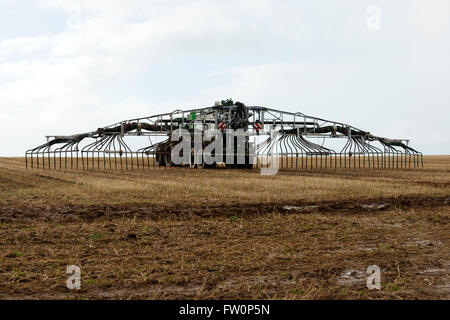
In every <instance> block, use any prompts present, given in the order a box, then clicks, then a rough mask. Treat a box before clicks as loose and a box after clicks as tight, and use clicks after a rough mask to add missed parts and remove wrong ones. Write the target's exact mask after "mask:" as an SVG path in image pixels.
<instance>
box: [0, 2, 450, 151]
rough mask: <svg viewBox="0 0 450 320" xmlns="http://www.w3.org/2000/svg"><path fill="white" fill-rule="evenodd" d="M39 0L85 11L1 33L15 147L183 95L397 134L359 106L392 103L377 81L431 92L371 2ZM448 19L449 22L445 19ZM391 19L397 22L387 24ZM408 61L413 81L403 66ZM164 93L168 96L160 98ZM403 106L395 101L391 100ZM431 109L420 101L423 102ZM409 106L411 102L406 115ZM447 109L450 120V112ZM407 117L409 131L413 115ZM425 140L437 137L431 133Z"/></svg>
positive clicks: (182, 100)
mask: <svg viewBox="0 0 450 320" xmlns="http://www.w3.org/2000/svg"><path fill="white" fill-rule="evenodd" d="M2 4H3V5H9V6H13V7H14V6H15V7H16V9H17V10H20V6H21V2H12V1H5V0H0V5H2ZM34 4H35V6H36V7H39V8H41V9H43V10H46V9H48V10H50V9H51V10H55V9H57V10H60V14H61V15H64V16H65V17H66V19H68V20H70V19H72V18H73V15H74V14H78V12H79V14H80V16H79V20H78V17H77V19H75V20H74V19H72V20H70V21H79V25H78V26H76V27H75V28H74V27H73V24H69V25H67V24H66V25H62V26H61V29H60V30H57V31H55V32H54V33H52V34H42V35H39V36H34V37H30V36H24V37H14V38H4V39H0V116H1V119H2V120H3V121H2V122H3V123H6V124H5V126H6V128H5V129H6V130H7V131H10V132H14V134H15V135H16V138H15V140H14V141H11V140H10V138H9V137H6V136H3V137H1V138H0V144H1V145H2V150H3V151H2V152H3V153H4V154H15V155H20V154H22V153H23V151H24V150H25V149H26V148H27V147H31V146H33V145H37V144H39V143H40V142H41V141H42V137H43V135H44V134H48V133H50V134H55V133H61V134H66V133H67V134H70V133H76V132H84V131H88V130H92V129H95V128H97V127H99V126H103V125H107V124H110V123H111V122H116V121H119V120H122V118H129V117H135V116H142V115H150V114H153V113H157V112H161V111H165V110H168V109H170V108H171V106H174V105H177V106H179V107H183V106H189V107H193V106H198V105H209V104H212V103H213V101H214V100H216V99H220V98H222V97H235V98H237V99H239V100H243V101H244V102H250V103H255V104H265V105H269V106H274V107H279V108H290V109H291V110H293V109H294V108H298V109H296V110H297V111H304V112H306V113H310V114H312V115H318V116H322V117H327V118H336V120H341V121H346V119H349V121H348V122H352V121H355V122H356V123H355V125H360V124H362V125H361V127H375V128H380V129H381V130H382V131H383V132H387V133H389V130H391V132H392V123H390V122H389V121H388V120H386V117H384V122H383V123H382V124H379V123H375V122H373V121H372V120H371V119H366V118H365V115H364V114H362V115H361V114H358V110H361V108H363V105H364V104H368V105H369V107H373V106H374V105H375V103H382V100H383V99H381V98H375V99H373V97H374V96H375V97H376V95H375V94H374V93H373V91H374V88H375V89H376V91H378V93H379V94H381V95H385V96H388V97H389V96H390V97H392V98H393V99H394V100H395V102H396V103H398V104H401V103H409V102H410V101H411V100H416V101H420V97H419V98H418V97H413V98H411V99H409V100H408V99H406V98H405V96H406V92H407V90H408V88H411V87H413V86H416V85H417V83H418V80H417V79H416V78H417V77H416V74H415V73H414V72H410V71H408V70H409V69H411V66H410V65H408V64H407V63H406V62H401V63H400V66H396V65H395V63H394V62H393V61H392V56H397V55H400V54H403V53H404V52H407V50H408V47H402V46H400V45H399V44H398V43H397V40H398V39H397V38H392V39H391V38H389V36H388V34H389V30H382V32H381V33H379V34H373V33H371V34H370V35H369V33H368V32H367V30H366V29H365V23H364V19H365V14H366V12H365V7H364V5H361V4H360V2H353V3H351V4H347V5H346V6H343V5H341V4H339V5H338V4H333V3H331V2H330V3H329V7H328V8H327V7H325V9H322V8H320V9H318V8H317V7H316V6H315V5H313V4H306V5H301V4H299V3H298V2H296V1H269V0H252V1H237V0H235V1H227V2H224V1H207V0H198V1H167V0H165V1H144V0H130V1H127V2H126V4H125V2H124V1H119V0H109V1H107V0H104V1H101V0H89V1H88V0H78V1H70V2H69V1H63V0H37V1H35V2H34ZM417 5H419V6H420V8H419V9H416V10H413V14H412V15H410V16H409V17H410V19H411V21H412V23H413V25H414V26H415V27H417V28H419V29H420V30H421V31H420V32H421V34H426V36H427V37H428V36H430V35H431V38H432V39H434V38H433V37H437V36H440V38H439V41H436V42H433V41H434V40H429V41H432V42H431V44H433V45H436V44H438V45H437V46H436V47H435V49H436V50H438V51H439V48H442V46H444V48H448V40H447V39H444V40H442V39H443V38H442V34H445V32H444V31H443V30H442V28H444V29H445V28H447V32H448V27H445V25H444V24H445V23H448V14H446V13H442V12H437V11H436V9H433V8H432V7H430V8H431V9H430V8H428V6H426V5H423V4H417ZM386 6H388V5H387V4H386V5H385V6H384V7H383V6H382V10H383V11H382V12H383V13H385V12H387V13H388V12H389V8H386ZM404 7H405V6H403V7H402V6H401V5H398V6H395V7H393V8H391V9H392V10H394V11H395V10H402V9H404ZM447 7H448V6H447ZM427 9H428V10H431V11H429V12H433V13H437V14H438V17H440V19H434V20H433V21H429V19H428V18H427V15H424V14H421V13H420V12H427V11H426V10H427ZM419 11H420V12H419ZM418 12H419V13H418ZM443 17H446V18H447V19H444V20H445V21H447V22H442V21H443V19H441V18H443ZM436 21H438V22H436ZM439 21H440V22H439ZM18 23H22V22H18ZM408 23H409V22H408ZM442 23H444V24H442ZM385 25H389V24H383V28H386V27H385ZM430 25H431V26H430ZM11 28H14V26H11ZM383 32H384V33H383ZM400 36H402V37H403V36H404V37H405V38H408V37H413V38H414V40H417V41H419V43H418V44H417V47H420V44H421V42H420V41H421V40H420V38H416V37H415V34H414V32H412V35H411V34H405V35H400ZM401 40H403V38H402V39H401ZM386 42H387V43H386ZM428 44H429V43H428ZM392 48H396V49H398V52H400V53H398V52H396V51H395V50H394V49H392ZM412 55H413V54H412ZM413 56H414V57H415V58H414V59H415V63H417V64H419V63H421V62H423V61H426V60H427V58H428V57H430V56H432V57H434V59H433V61H432V62H431V66H430V63H428V64H424V65H423V66H422V67H421V68H419V69H418V70H416V72H417V73H418V74H423V72H425V73H427V72H428V75H429V76H432V75H434V74H435V73H436V72H437V71H436V70H437V69H438V68H440V69H439V70H441V73H439V77H438V78H439V79H440V80H443V81H445V79H446V81H448V62H446V63H444V64H443V63H442V60H443V57H441V56H440V55H439V54H437V55H436V54H435V51H433V52H429V51H423V50H420V49H417V52H416V53H415V54H414V55H413ZM171 61H176V65H174V66H173V68H171V70H170V71H167V72H169V73H170V74H169V75H168V76H167V77H168V78H169V79H173V85H169V86H166V87H164V88H163V89H161V88H159V87H158V88H157V89H154V88H151V87H150V86H149V87H148V91H149V92H150V93H149V94H148V96H147V95H145V94H142V92H143V91H144V93H145V90H146V81H148V80H152V81H153V83H156V84H157V83H158V78H159V77H162V76H163V75H162V74H154V73H153V70H155V68H157V67H158V66H160V65H164V64H169V65H170V62H171ZM413 61H414V60H413ZM194 63H195V64H196V65H198V68H197V69H196V68H193V70H194V71H192V73H190V74H185V73H183V72H182V71H178V70H183V68H185V67H186V65H190V64H194ZM211 65H212V67H211ZM380 66H381V68H380ZM430 67H431V68H430ZM442 68H444V72H443V73H442ZM445 68H447V69H445ZM380 69H381V70H384V71H385V72H386V73H389V72H393V73H394V74H393V76H389V75H387V74H386V75H385V77H387V78H388V79H387V82H389V78H391V79H396V80H398V81H401V82H402V83H403V84H401V85H400V88H399V89H398V90H397V91H396V90H394V89H392V88H384V84H383V82H384V81H386V80H385V79H384V78H383V76H382V75H381V72H380V71H379V70H380ZM427 70H431V71H427ZM405 71H408V72H410V75H412V76H411V77H410V78H411V79H412V80H411V79H407V77H403V76H401V74H402V73H403V72H405ZM159 72H164V71H161V70H159ZM430 72H431V73H430ZM445 75H446V76H447V78H445V77H444V76H445ZM179 79H183V80H184V81H185V82H187V83H189V79H192V80H191V81H195V82H197V83H199V86H201V89H199V90H198V91H197V92H192V93H189V94H186V93H183V94H180V93H177V92H176V91H175V90H174V89H173V88H175V87H176V84H177V83H178V80H179ZM220 79H222V80H220ZM210 80H215V81H216V82H214V83H209V81H210ZM410 81H412V82H410ZM180 83H183V82H180ZM447 83H448V82H447ZM392 85H394V84H392ZM179 86H180V85H179ZM130 88H131V89H134V88H139V90H137V89H136V91H133V90H130ZM152 90H153V91H152ZM129 91H132V92H129ZM156 91H164V92H156ZM383 91H384V92H385V93H383ZM157 93H161V94H162V95H161V97H158V98H152V94H157ZM430 93H433V94H434V93H435V90H434V89H433V88H431V87H430V88H429V89H428V91H426V92H425V93H422V95H421V97H424V96H427V97H428V96H429V95H430ZM414 94H416V95H419V94H421V93H420V92H414ZM372 95H373V96H372ZM367 96H369V97H367ZM439 97H440V98H441V100H440V101H439V100H437V101H436V105H437V107H436V110H443V108H442V105H443V104H444V105H445V103H447V104H448V103H449V97H448V94H445V93H442V94H441V95H440V96H439ZM367 99H369V102H367V101H366V100H367ZM370 99H372V100H371V101H372V102H370ZM392 104H393V102H391V103H389V102H388V103H387V104H386V108H387V109H389V108H392ZM416 104H417V103H416ZM164 107H166V108H168V109H164ZM420 107H422V106H421V105H418V104H417V106H416V108H420ZM370 110H372V109H370ZM404 111H405V109H404V108H400V109H399V111H398V115H399V116H401V114H402V113H403V114H404V113H405V112H404ZM371 112H372V111H369V114H371V115H373V116H375V117H376V113H375V112H374V113H371ZM443 112H446V111H443ZM445 115H447V118H448V112H447V113H445V114H444V116H445ZM440 118H442V116H441V117H440ZM379 120H380V121H383V117H381V116H380V117H379ZM407 120H408V119H406V120H405V122H404V123H405V125H404V127H405V130H406V129H408V125H409V124H412V123H411V122H408V121H407ZM366 121H367V125H366ZM18 123H23V124H24V125H26V128H27V130H26V132H25V131H22V130H18V126H19V127H20V126H21V125H18ZM380 123H381V122H380ZM383 128H386V130H384V129H383ZM373 131H375V130H373ZM30 132H33V133H35V134H31V135H30ZM394 133H396V132H394ZM388 135H389V134H388ZM444 136H445V134H444ZM417 137H418V138H420V136H417ZM18 141H19V142H18ZM445 141H448V135H447V140H445ZM423 145H424V147H426V141H424V142H423ZM430 150H438V147H435V146H433V147H430ZM442 150H445V149H442ZM434 152H438V151H434ZM446 152H449V150H448V149H447V151H446Z"/></svg>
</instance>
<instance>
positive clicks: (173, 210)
mask: <svg viewBox="0 0 450 320" xmlns="http://www.w3.org/2000/svg"><path fill="white" fill-rule="evenodd" d="M425 163H426V167H425V169H421V170H417V171H414V170H411V171H406V170H404V171H401V170H400V171H393V170H386V171H383V170H379V171H360V172H358V171H354V172H350V171H336V172H329V171H328V172H314V171H313V172H308V173H292V172H288V173H280V174H279V175H277V176H275V177H271V178H269V179H270V180H269V182H270V183H267V185H266V186H264V185H263V186H261V184H260V182H261V181H266V180H260V179H263V178H261V177H259V176H258V175H257V174H255V173H251V172H239V171H236V170H234V171H227V170H215V171H213V172H211V171H206V172H205V171H202V170H161V171H158V172H151V173H133V172H131V173H130V172H112V173H111V172H101V171H100V172H83V171H78V172H72V171H43V170H40V171H26V170H24V169H23V163H22V159H11V158H9V159H0V299H80V298H81V299H128V298H131V299H178V298H194V299H210V298H216V299H230V298H232V299H349V298H356V299H449V298H450V281H449V271H450V250H449V244H450V232H449V231H450V228H449V224H450V188H449V184H450V174H449V173H450V157H428V158H425ZM169 177H170V178H171V180H169ZM148 181H151V182H152V183H149V182H148ZM193 181H194V182H195V186H194V185H191V184H192V182H193ZM220 181H223V185H217V183H216V182H220ZM248 181H250V182H251V183H249V184H248V185H247V186H246V188H247V193H244V191H242V190H240V186H241V185H242V184H246V183H247V182H248ZM130 182H131V183H132V186H131V187H130V186H129V184H130ZM212 182H214V183H212ZM146 183H148V185H146ZM158 183H159V184H158ZM165 183H166V184H171V186H172V187H173V188H174V189H175V190H176V192H171V191H170V190H171V189H170V188H169V189H164V188H163V187H159V188H156V189H151V190H150V188H151V186H153V184H157V185H159V186H164V185H165ZM183 184H184V185H190V186H191V187H189V188H188V190H186V191H185V193H184V196H186V195H187V196H188V197H187V199H186V197H184V196H181V195H180V192H182V190H184V189H183V188H182V187H183ZM142 185H145V186H146V187H145V188H141V186H142ZM147 186H148V188H149V189H148V190H147ZM105 189H107V190H108V192H105ZM334 189H337V190H338V191H339V192H336V193H335V192H334V191H333V190H334ZM289 190H291V191H289ZM311 190H312V191H311ZM221 194H222V195H223V196H220V195H221ZM72 264H74V265H78V266H80V267H81V270H82V285H81V290H69V289H67V288H66V279H67V277H68V276H69V275H68V274H66V273H65V271H66V267H67V266H68V265H72ZM370 265H377V266H379V267H380V268H381V272H382V274H381V282H382V288H381V290H368V289H367V286H366V279H367V277H368V274H367V273H366V269H367V267H368V266H370Z"/></svg>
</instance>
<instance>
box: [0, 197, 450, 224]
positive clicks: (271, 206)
mask: <svg viewBox="0 0 450 320" xmlns="http://www.w3.org/2000/svg"><path fill="white" fill-rule="evenodd" d="M445 206H450V196H437V197H424V196H401V197H380V198H368V199H357V200H351V199H350V200H342V201H336V200H334V201H330V200H328V201H314V202H312V201H304V200H299V201H294V202H283V203H273V202H272V203H264V202H263V203H235V204H212V205H199V206H188V205H151V204H136V205H104V204H100V205H73V206H70V205H62V206H41V207H35V206H33V207H20V206H8V207H0V221H3V222H8V221H15V222H19V221H20V222H25V221H27V220H44V221H53V220H56V221H80V220H84V221H92V220H95V219H98V218H117V217H129V218H130V217H131V218H132V217H137V218H150V219H164V218H170V219H173V220H187V219H190V218H192V217H195V216H200V217H230V216H233V215H249V216H251V215H261V214H267V213H273V212H278V213H282V214H308V213H330V214H346V215H348V214H364V213H373V212H377V211H384V210H389V209H394V208H398V209H412V208H438V207H445Z"/></svg>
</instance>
